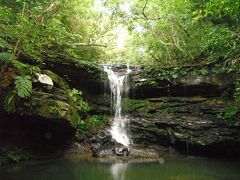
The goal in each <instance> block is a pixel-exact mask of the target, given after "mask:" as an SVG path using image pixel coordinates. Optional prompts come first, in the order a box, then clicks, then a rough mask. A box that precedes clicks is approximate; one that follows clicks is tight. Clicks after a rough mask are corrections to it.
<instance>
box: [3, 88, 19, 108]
mask: <svg viewBox="0 0 240 180" xmlns="http://www.w3.org/2000/svg"><path fill="white" fill-rule="evenodd" d="M16 95H17V93H16V91H15V90H13V91H10V92H9V93H8V94H7V96H6V97H5V99H4V109H5V111H7V112H11V111H14V110H15V107H16V106H15V99H16Z"/></svg>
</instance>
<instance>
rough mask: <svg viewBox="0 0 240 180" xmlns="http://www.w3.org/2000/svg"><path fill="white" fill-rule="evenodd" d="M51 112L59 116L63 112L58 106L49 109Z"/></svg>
mask: <svg viewBox="0 0 240 180" xmlns="http://www.w3.org/2000/svg"><path fill="white" fill-rule="evenodd" d="M49 111H50V112H51V113H52V114H56V115H58V114H59V113H60V112H61V109H60V108H59V107H58V106H51V107H50V108H49Z"/></svg>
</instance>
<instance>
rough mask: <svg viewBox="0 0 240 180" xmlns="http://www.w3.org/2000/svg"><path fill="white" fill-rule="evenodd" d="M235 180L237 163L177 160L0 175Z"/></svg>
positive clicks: (25, 167) (65, 179) (66, 164)
mask: <svg viewBox="0 0 240 180" xmlns="http://www.w3.org/2000/svg"><path fill="white" fill-rule="evenodd" d="M161 179H163V180H164V179H173V180H175V179H176V180H188V179H189V180H198V179H202V180H234V179H236V180H239V179H240V162H239V161H233V160H231V161H230V160H215V159H208V158H196V157H181V158H175V159H171V160H165V162H162V161H161V162H159V161H155V162H131V163H124V162H117V161H111V162H109V161H107V162H100V161H97V160H81V159H62V160H57V161H50V162H49V161H48V162H42V163H37V164H36V163H31V164H30V163H25V164H21V165H19V166H16V167H14V168H11V169H8V170H4V171H0V180H161Z"/></svg>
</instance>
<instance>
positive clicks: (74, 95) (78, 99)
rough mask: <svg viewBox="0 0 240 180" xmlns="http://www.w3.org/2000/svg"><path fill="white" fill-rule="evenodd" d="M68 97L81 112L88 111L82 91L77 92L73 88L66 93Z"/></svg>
mask: <svg viewBox="0 0 240 180" xmlns="http://www.w3.org/2000/svg"><path fill="white" fill-rule="evenodd" d="M68 96H69V98H70V100H71V101H73V102H74V103H75V104H76V106H79V107H80V108H81V110H82V111H83V112H88V111H90V106H89V104H88V103H87V102H85V101H84V100H83V97H82V91H79V90H77V89H75V88H73V89H72V90H69V91H68Z"/></svg>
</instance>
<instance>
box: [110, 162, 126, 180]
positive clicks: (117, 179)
mask: <svg viewBox="0 0 240 180" xmlns="http://www.w3.org/2000/svg"><path fill="white" fill-rule="evenodd" d="M127 167H128V163H120V162H117V163H115V164H113V165H112V166H111V168H110V170H111V174H112V178H113V179H114V180H124V179H125V172H126V170H127Z"/></svg>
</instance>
